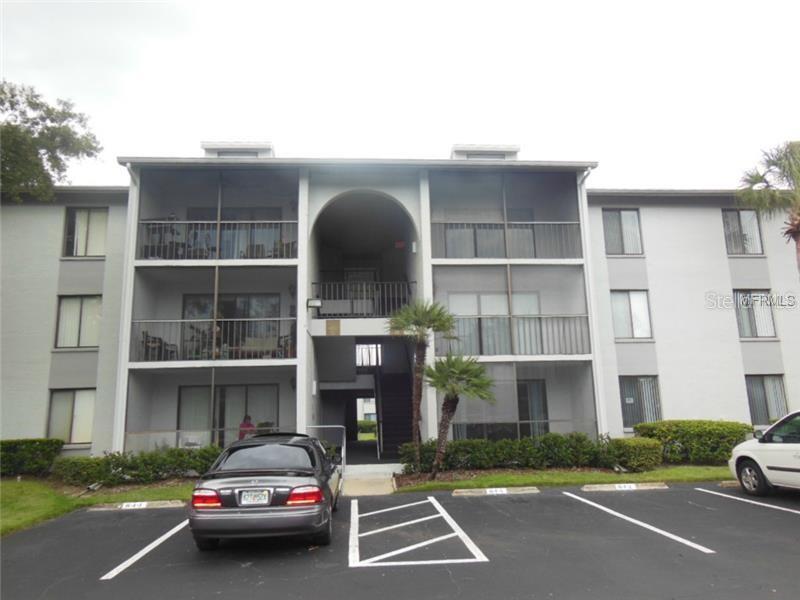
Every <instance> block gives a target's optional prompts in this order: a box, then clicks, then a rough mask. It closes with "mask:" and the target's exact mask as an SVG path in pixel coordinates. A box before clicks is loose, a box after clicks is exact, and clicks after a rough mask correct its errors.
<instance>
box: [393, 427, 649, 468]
mask: <svg viewBox="0 0 800 600" xmlns="http://www.w3.org/2000/svg"><path fill="white" fill-rule="evenodd" d="M435 454H436V442H435V440H430V441H427V442H425V443H423V444H422V450H421V459H422V460H421V470H422V471H423V472H429V471H430V470H431V466H432V465H433V458H434V456H435ZM661 461H662V449H661V444H660V443H659V442H658V441H657V440H651V439H645V438H619V439H609V438H600V439H599V440H597V441H594V440H592V439H591V438H589V436H587V435H586V434H584V433H568V434H560V433H546V434H544V435H542V436H539V437H536V438H524V439H521V440H498V441H491V440H455V441H451V442H449V443H448V444H447V448H446V450H445V455H444V461H443V466H442V470H445V471H453V470H458V469H470V470H472V469H496V468H511V469H522V468H525V469H546V468H570V467H600V468H611V467H613V466H614V465H621V466H622V467H624V468H626V469H628V470H630V471H646V470H649V469H653V468H655V467H657V466H658V465H660V464H661ZM400 462H402V463H403V470H404V472H405V473H412V472H414V446H413V445H412V444H403V445H402V446H401V447H400Z"/></svg>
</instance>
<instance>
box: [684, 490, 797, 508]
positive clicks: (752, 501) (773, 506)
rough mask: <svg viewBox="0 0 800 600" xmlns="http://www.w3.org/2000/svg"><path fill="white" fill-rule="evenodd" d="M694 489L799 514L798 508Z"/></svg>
mask: <svg viewBox="0 0 800 600" xmlns="http://www.w3.org/2000/svg"><path fill="white" fill-rule="evenodd" d="M694 489H696V490H697V491H698V492H704V493H706V494H714V495H715V496H722V497H723V498H728V499H729V500H738V501H739V502H747V503H748V504H755V505H756V506H766V507H767V508H774V509H775V510H782V511H784V512H788V513H794V514H796V515H800V510H794V509H792V508H785V507H783V506H775V505H774V504H767V503H766V502H757V501H756V500H748V499H747V498H738V497H737V496H731V495H730V494H722V493H720V492H714V491H712V490H705V489H703V488H694Z"/></svg>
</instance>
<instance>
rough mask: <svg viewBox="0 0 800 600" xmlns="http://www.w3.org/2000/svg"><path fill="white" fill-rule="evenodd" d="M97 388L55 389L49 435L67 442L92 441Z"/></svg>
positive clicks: (51, 403) (51, 395)
mask: <svg viewBox="0 0 800 600" xmlns="http://www.w3.org/2000/svg"><path fill="white" fill-rule="evenodd" d="M94 397H95V390H53V391H52V392H51V394H50V417H49V419H48V423H47V437H49V438H56V439H59V440H64V442H65V443H67V444H88V443H90V442H91V441H92V422H93V420H94Z"/></svg>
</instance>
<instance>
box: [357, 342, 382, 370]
mask: <svg viewBox="0 0 800 600" xmlns="http://www.w3.org/2000/svg"><path fill="white" fill-rule="evenodd" d="M382 363H383V355H382V352H381V345H380V344H356V366H357V367H380V366H381V364H382Z"/></svg>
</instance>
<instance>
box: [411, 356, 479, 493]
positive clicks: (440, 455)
mask: <svg viewBox="0 0 800 600" xmlns="http://www.w3.org/2000/svg"><path fill="white" fill-rule="evenodd" d="M425 378H426V379H427V381H428V384H429V385H431V386H433V387H434V388H436V390H437V391H438V392H440V393H441V394H442V395H443V396H444V400H443V402H442V414H441V416H440V417H439V436H438V439H437V441H436V457H435V458H434V459H433V468H432V469H431V474H430V479H432V480H433V479H436V475H437V473H438V472H439V468H440V467H441V465H442V460H443V459H444V451H445V448H446V446H447V433H448V431H449V430H450V423H451V421H452V420H453V415H455V414H456V409H457V408H458V402H459V400H460V399H461V397H462V396H465V397H467V398H477V399H480V400H486V401H488V402H494V392H493V391H492V384H493V381H492V379H491V378H490V377H489V376H488V375H487V374H486V368H485V367H484V366H483V365H482V364H480V363H479V362H478V361H477V360H476V359H475V358H464V357H463V356H457V355H455V356H454V355H452V354H448V355H447V356H446V357H445V358H443V359H440V360H437V361H436V362H435V363H434V364H433V365H432V366H429V367H428V368H427V369H425Z"/></svg>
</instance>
